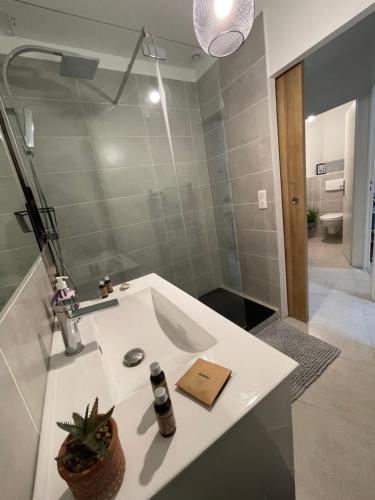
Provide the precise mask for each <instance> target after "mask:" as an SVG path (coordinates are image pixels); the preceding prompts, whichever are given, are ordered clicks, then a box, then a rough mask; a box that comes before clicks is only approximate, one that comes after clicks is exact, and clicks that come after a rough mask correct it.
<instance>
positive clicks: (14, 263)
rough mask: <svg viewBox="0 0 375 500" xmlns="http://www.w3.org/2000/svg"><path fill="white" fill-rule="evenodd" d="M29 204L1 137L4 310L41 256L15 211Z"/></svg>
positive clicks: (0, 285)
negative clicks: (18, 220)
mask: <svg viewBox="0 0 375 500" xmlns="http://www.w3.org/2000/svg"><path fill="white" fill-rule="evenodd" d="M24 209H25V202H24V198H23V194H22V191H21V188H20V186H19V183H18V180H17V178H16V174H15V172H14V170H13V166H12V164H11V160H10V158H9V155H8V153H7V150H6V146H5V143H3V141H2V140H1V135H0V311H1V309H2V308H3V307H4V306H5V304H6V303H7V301H8V300H9V298H10V297H11V295H12V293H13V292H14V290H15V289H16V288H17V286H18V284H19V283H20V282H21V281H22V279H23V278H24V276H25V275H26V274H27V272H28V271H29V269H30V267H31V265H32V264H33V262H34V261H35V259H36V257H37V256H38V254H39V249H38V246H37V244H36V240H35V237H34V234H32V233H31V234H30V233H29V234H27V233H23V232H22V230H21V228H20V226H19V224H18V222H17V219H16V217H15V215H14V212H17V211H19V210H24Z"/></svg>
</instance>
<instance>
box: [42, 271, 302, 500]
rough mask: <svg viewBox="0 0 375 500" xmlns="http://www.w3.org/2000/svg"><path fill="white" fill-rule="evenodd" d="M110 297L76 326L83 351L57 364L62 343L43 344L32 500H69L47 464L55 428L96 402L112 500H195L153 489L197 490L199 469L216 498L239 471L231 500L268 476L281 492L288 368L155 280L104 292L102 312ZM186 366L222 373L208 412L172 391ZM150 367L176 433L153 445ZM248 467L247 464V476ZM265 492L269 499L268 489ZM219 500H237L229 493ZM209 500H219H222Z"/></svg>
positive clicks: (288, 446)
mask: <svg viewBox="0 0 375 500" xmlns="http://www.w3.org/2000/svg"><path fill="white" fill-rule="evenodd" d="M112 298H116V299H118V301H119V306H118V307H113V308H111V309H107V310H103V311H101V312H98V313H95V314H93V315H92V316H86V317H84V318H83V319H82V321H81V322H80V323H79V326H80V332H81V337H82V342H83V344H84V345H85V349H84V350H83V351H82V352H81V353H80V354H79V355H77V356H74V357H73V358H69V357H67V356H65V354H64V343H63V339H62V336H61V335H59V334H57V335H54V336H53V340H52V350H51V360H50V369H49V371H48V380H47V388H46V396H45V404H44V410H43V423H42V429H41V433H40V440H39V452H38V464H37V471H36V476H35V486H34V496H33V498H34V500H40V499H45V498H48V500H58V499H62V498H64V500H70V499H72V500H73V497H72V495H71V494H70V492H69V491H68V490H67V487H66V483H65V482H64V481H63V480H62V479H61V478H60V476H59V474H58V473H57V470H56V463H55V461H54V460H52V459H51V457H53V456H56V453H57V450H58V449H59V447H60V446H61V443H62V441H63V440H64V439H65V437H66V433H64V432H63V431H62V430H61V429H59V428H58V427H57V426H56V421H57V420H70V419H71V415H72V412H73V411H77V410H82V409H83V408H84V407H85V405H87V404H88V403H90V402H92V401H94V399H95V398H96V397H98V398H99V402H100V409H101V410H105V409H107V408H110V407H111V406H112V405H113V404H116V408H115V419H116V421H117V424H118V429H119V436H120V440H121V442H122V443H123V447H124V450H125V454H126V462H127V465H126V476H125V481H124V483H123V485H122V487H121V490H120V492H119V494H118V495H117V498H118V500H134V499H137V500H144V499H148V498H163V499H164V498H173V500H174V499H175V498H182V497H184V498H196V497H197V494H196V493H195V494H190V492H187V491H186V492H184V495H181V494H176V491H175V490H174V489H173V488H174V486H173V488H172V490H171V495H170V496H168V495H167V496H165V495H164V488H167V487H168V485H169V484H171V485H175V484H177V482H176V483H174V479H175V478H178V477H181V476H180V475H181V474H184V471H189V472H188V474H189V475H190V474H193V475H192V476H189V481H187V482H184V481H181V483H178V484H180V486H181V487H182V488H184V487H185V486H186V485H188V486H189V487H190V486H194V485H195V484H199V488H200V487H201V484H202V470H204V471H205V476H206V472H207V471H208V470H210V468H211V467H214V468H213V469H212V476H207V477H211V478H212V481H211V482H210V481H209V482H210V488H211V484H215V485H216V487H217V490H216V491H219V490H220V491H221V489H220V488H221V486H223V488H224V489H225V488H226V487H227V486H228V481H227V473H228V470H230V471H238V472H239V476H238V477H240V478H241V481H244V484H243V485H242V486H241V487H242V488H243V490H242V491H250V490H248V488H249V485H254V484H255V483H257V484H258V482H261V481H262V480H263V479H262V478H263V477H265V478H268V473H267V471H268V470H269V471H270V472H269V474H270V475H269V477H270V482H271V479H272V477H273V476H275V477H283V478H284V479H285V480H286V481H287V482H290V478H291V477H292V476H291V472H290V470H292V469H291V468H290V467H289V465H288V467H285V463H286V462H285V457H292V456H293V443H292V434H291V411H290V393H289V382H288V380H287V379H288V377H289V376H290V374H291V373H292V372H293V370H294V369H295V368H296V366H297V364H296V363H295V362H294V361H293V360H291V359H289V358H287V357H286V356H284V355H283V354H281V353H280V352H278V351H276V350H274V349H272V348H271V347H270V346H268V345H267V344H265V343H264V342H262V341H261V340H259V339H257V338H256V337H254V336H253V335H250V334H249V333H248V332H246V331H245V330H242V329H241V328H239V327H238V326H237V325H235V324H234V323H231V322H230V321H228V320H227V319H226V318H223V317H222V316H220V315H219V314H217V313H216V312H215V311H213V310H211V309H209V308H208V307H206V306H205V305H204V304H202V303H201V302H199V301H198V300H196V299H194V298H193V297H191V296H190V295H188V294H186V293H185V292H183V291H182V290H179V289H178V288H177V287H175V286H174V285H172V284H171V283H168V282H167V281H165V280H164V279H163V278H161V277H160V276H158V275H156V274H149V275H147V276H143V277H141V278H137V279H135V280H133V281H131V282H130V287H129V289H128V290H124V291H123V290H121V289H120V287H119V286H116V287H114V292H113V293H112V294H111V296H110V297H109V298H108V299H104V301H106V300H110V299H112ZM98 300H99V301H100V302H104V301H103V300H102V299H97V300H96V301H88V302H86V303H83V304H82V306H83V307H84V306H90V305H93V304H95V303H97V301H98ZM98 345H99V346H100V349H98ZM136 347H140V348H142V349H143V350H144V352H145V359H144V360H143V362H142V363H141V364H139V365H137V366H135V367H132V368H129V367H126V366H124V364H123V359H124V355H125V353H127V352H128V351H129V350H131V349H134V348H136ZM197 358H203V359H206V360H207V361H211V362H213V363H218V364H219V365H222V366H224V367H227V368H230V369H231V370H232V376H231V378H230V380H229V381H228V383H227V384H226V386H225V389H224V390H223V392H222V393H221V395H220V397H219V398H218V399H217V401H216V402H215V404H214V405H213V406H212V407H211V408H210V409H208V408H207V407H205V406H204V405H203V404H199V403H196V402H195V401H194V400H192V398H190V397H187V396H186V395H185V394H184V393H183V392H182V391H178V390H177V389H176V387H175V385H176V382H177V381H178V380H179V378H180V377H181V376H182V375H183V374H184V373H185V372H186V370H187V369H188V368H189V367H190V366H191V365H192V363H193V362H194V361H195V359H197ZM153 361H159V362H160V364H161V366H162V368H163V369H164V370H165V372H166V376H167V380H168V386H169V390H170V393H171V399H172V402H173V408H174V413H175V416H176V420H177V428H178V430H177V432H176V434H175V435H174V436H173V438H170V439H165V438H164V437H161V436H160V434H159V432H158V429H157V424H156V421H155V415H154V411H153V408H152V405H153V401H154V398H153V394H152V390H151V386H150V381H149V365H150V363H152V362H153ZM275 429H276V430H277V432H275ZM229 433H230V434H229ZM226 436H227V437H226ZM244 436H245V438H244ZM221 438H223V439H221ZM274 441H275V442H274ZM254 445H255V446H257V447H258V448H256V447H255V448H254ZM220 450H221V451H220ZM239 450H241V451H240V452H239ZM206 451H207V453H212V455H207V454H206V453H205V452H206ZM217 453H221V454H219V455H218V454H217ZM209 456H211V457H214V459H212V460H210V459H209V458H207V457H209ZM243 457H247V458H246V460H244V458H243ZM248 457H250V459H251V457H253V458H254V457H255V458H254V460H253V462H252V464H253V466H252V465H251V464H250V466H249V463H248ZM270 457H271V458H270ZM275 457H279V458H278V459H277V460H276V462H277V464H278V465H277V466H278V467H280V468H279V469H275V462H274V460H273V459H274V458H275ZM235 460H236V462H235ZM207 464H209V467H208V465H207ZM207 467H208V468H207ZM266 467H268V469H267V468H266ZM260 470H261V471H262V472H261V473H259V471H260ZM276 470H279V472H280V476H279V475H278V472H275V471H276ZM191 471H193V472H191ZM220 480H222V485H219V481H220ZM235 484H236V485H237V480H235ZM241 484H242V483H241ZM276 486H277V488H276V489H277V491H278V492H280V491H281V490H280V488H279V483H278V482H277V483H276ZM230 488H232V483H231V485H230ZM211 493H212V488H211V489H210V494H211ZM210 494H207V495H204V494H203V496H202V492H201V491H200V496H199V495H198V496H199V498H203V497H204V498H211V497H212V494H211V496H210ZM231 494H232V496H233V495H234V497H236V498H240V497H241V495H238V494H237V496H236V491H235V492H234V493H233V491H232V490H231ZM214 496H215V495H214ZM216 496H217V497H220V498H224V497H225V498H229V497H230V494H228V495H227V494H226V495H225V496H223V495H216ZM260 496H261V495H258V494H257V493H256V492H255V493H254V495H253V497H254V498H260ZM271 496H272V495H271ZM279 497H280V495H279V496H277V494H275V495H273V496H272V498H279ZM241 498H242V497H241ZM283 498H287V497H286V496H283ZM293 498H294V497H293Z"/></svg>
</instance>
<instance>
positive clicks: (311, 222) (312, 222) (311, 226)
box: [307, 208, 318, 238]
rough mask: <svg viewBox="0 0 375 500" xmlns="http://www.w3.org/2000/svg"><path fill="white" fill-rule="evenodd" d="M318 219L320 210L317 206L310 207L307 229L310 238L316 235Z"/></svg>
mask: <svg viewBox="0 0 375 500" xmlns="http://www.w3.org/2000/svg"><path fill="white" fill-rule="evenodd" d="M317 220H318V210H317V209H316V208H309V209H308V210H307V231H308V236H309V238H312V237H313V236H315V233H316V221H317Z"/></svg>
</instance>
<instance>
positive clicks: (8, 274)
mask: <svg viewBox="0 0 375 500" xmlns="http://www.w3.org/2000/svg"><path fill="white" fill-rule="evenodd" d="M38 255H39V248H38V246H37V245H36V244H34V245H31V246H29V247H22V248H16V249H12V250H7V251H4V252H1V253H0V283H1V286H8V285H13V284H14V283H17V284H18V283H20V281H21V280H22V278H23V277H24V276H25V275H26V273H27V272H28V271H29V269H30V267H31V266H32V264H33V262H34V261H35V259H36V257H37V256H38Z"/></svg>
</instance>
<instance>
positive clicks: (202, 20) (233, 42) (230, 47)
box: [193, 0, 255, 57]
mask: <svg viewBox="0 0 375 500" xmlns="http://www.w3.org/2000/svg"><path fill="white" fill-rule="evenodd" d="M254 10H255V8H254V0H194V7H193V12H194V29H195V34H196V35H197V39H198V42H199V44H200V45H201V47H202V49H203V50H204V51H205V52H207V54H209V55H210V56H213V57H225V56H229V54H232V53H233V52H235V51H236V50H238V49H239V48H240V47H241V45H242V44H243V43H244V41H245V40H246V38H247V37H248V36H249V33H250V30H251V28H252V26H253V22H254Z"/></svg>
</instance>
